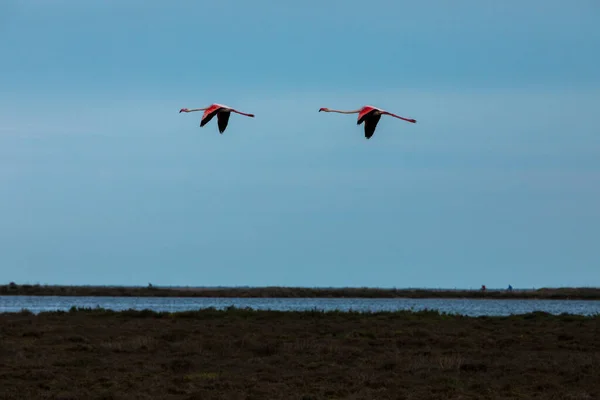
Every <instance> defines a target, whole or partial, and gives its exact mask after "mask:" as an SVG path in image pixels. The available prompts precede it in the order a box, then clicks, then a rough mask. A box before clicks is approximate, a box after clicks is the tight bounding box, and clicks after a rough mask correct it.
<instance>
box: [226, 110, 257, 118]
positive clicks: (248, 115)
mask: <svg viewBox="0 0 600 400" xmlns="http://www.w3.org/2000/svg"><path fill="white" fill-rule="evenodd" d="M231 111H233V112H234V113H237V114H241V115H245V116H246V117H252V118H254V114H247V113H244V112H241V111H237V110H231Z"/></svg>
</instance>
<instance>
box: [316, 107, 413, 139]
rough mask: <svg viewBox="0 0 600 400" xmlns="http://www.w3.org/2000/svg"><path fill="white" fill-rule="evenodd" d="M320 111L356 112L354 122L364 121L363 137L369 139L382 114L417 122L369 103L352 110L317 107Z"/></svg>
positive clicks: (360, 122) (358, 123)
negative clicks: (356, 118)
mask: <svg viewBox="0 0 600 400" xmlns="http://www.w3.org/2000/svg"><path fill="white" fill-rule="evenodd" d="M321 111H325V112H336V113H340V114H356V113H358V120H357V121H356V123H357V125H360V124H362V123H363V122H364V123H365V137H366V138H367V139H370V138H371V136H373V134H374V133H375V128H376V127H377V123H378V122H379V119H380V118H381V116H382V115H389V116H392V117H395V118H398V119H401V120H403V121H407V122H411V123H413V124H414V123H416V122H417V121H416V120H414V119H412V118H404V117H401V116H399V115H396V114H392V113H391V112H388V111H385V110H382V109H381V108H378V107H374V106H369V105H366V106H363V107H361V108H359V109H358V110H353V111H340V110H331V109H329V108H326V107H323V108H321V109H319V112H321Z"/></svg>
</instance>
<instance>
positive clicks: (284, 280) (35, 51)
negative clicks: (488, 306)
mask: <svg viewBox="0 0 600 400" xmlns="http://www.w3.org/2000/svg"><path fill="white" fill-rule="evenodd" d="M287 3H289V4H286V2H274V1H270V0H269V1H267V0H256V1H252V2H249V1H241V0H240V1H220V2H205V1H178V2H159V1H149V0H144V1H141V0H139V1H133V0H130V1H123V0H120V1H116V0H115V1H110V0H107V1H86V2H82V1H75V0H73V1H68V0H57V1H53V2H47V1H41V0H37V1H33V0H29V1H27V0H23V1H18V2H17V1H11V0H9V1H3V2H1V3H0V60H1V62H0V88H1V90H0V198H1V200H0V221H1V225H0V276H2V281H6V282H9V281H15V282H20V283H42V284H44V283H47V284H125V285H138V284H139V285H145V284H147V283H148V282H152V283H153V284H156V285H192V286H195V285H209V286H211V285H253V286H254V285H258V286H262V285H285V286H382V287H394V286H395V287H457V288H470V287H473V288H476V287H479V286H480V285H481V284H486V285H487V286H488V287H506V286H507V285H508V284H509V283H510V284H512V285H513V286H514V287H524V288H530V287H542V286H574V285H577V286H600V247H599V245H598V244H599V239H600V207H598V204H600V136H599V134H600V123H599V122H598V119H597V117H598V104H600V69H599V68H598V65H600V52H599V51H598V49H599V48H600V27H599V26H598V24H597V21H598V20H599V18H600V5H599V4H598V3H597V2H596V1H593V0H589V1H588V0H578V1H574V2H571V3H570V4H569V5H568V6H566V5H565V2H563V1H550V0H547V1H516V0H507V1H503V2H498V1H487V0H485V1H484V0H478V1H467V0H463V1H458V2H447V1H442V0H430V1H425V2H408V1H406V2H402V1H377V0H373V1H370V2H368V3H365V2H359V1H354V0H345V1H326V2H324V1H310V0H307V1H303V2H294V3H292V2H287ZM417 3H418V4H417ZM213 102H217V103H224V104H227V105H230V106H232V107H236V108H238V109H240V110H242V111H245V112H250V113H254V114H256V118H254V119H249V118H245V117H242V116H238V115H232V117H231V120H230V124H229V127H228V129H227V131H226V132H225V134H224V135H219V134H218V131H217V127H216V124H215V123H214V122H211V123H210V124H209V125H208V126H206V127H204V128H199V127H198V124H199V119H200V114H199V113H194V114H178V113H177V111H178V110H179V109H180V108H182V107H188V108H192V107H205V106H207V105H209V104H211V103H213ZM364 104H373V105H376V106H379V107H382V108H384V109H387V110H389V111H391V112H395V113H397V114H400V115H403V116H406V117H410V118H415V119H417V121H418V122H417V124H414V125H413V124H408V123H405V122H403V121H399V120H395V119H392V118H385V117H384V118H382V120H381V121H380V123H379V126H378V127H377V131H376V133H375V135H374V136H373V138H372V139H370V140H368V141H367V140H365V138H364V135H363V130H362V129H363V128H362V126H360V127H359V126H357V125H356V116H353V115H338V114H324V113H318V112H317V111H318V109H319V108H320V107H330V108H339V109H355V108H358V107H360V106H361V105H364Z"/></svg>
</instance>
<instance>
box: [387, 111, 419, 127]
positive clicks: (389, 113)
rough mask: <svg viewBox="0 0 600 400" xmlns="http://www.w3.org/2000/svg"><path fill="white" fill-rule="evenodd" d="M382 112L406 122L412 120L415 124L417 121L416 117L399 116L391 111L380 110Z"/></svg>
mask: <svg viewBox="0 0 600 400" xmlns="http://www.w3.org/2000/svg"><path fill="white" fill-rule="evenodd" d="M382 114H385V115H389V116H391V117H396V118H398V119H401V120H404V121H407V122H412V123H413V124H415V123H416V122H417V120H416V119H412V118H404V117H401V116H399V115H396V114H392V113H391V112H387V111H384V112H382Z"/></svg>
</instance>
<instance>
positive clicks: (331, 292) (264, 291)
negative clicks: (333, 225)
mask: <svg viewBox="0 0 600 400" xmlns="http://www.w3.org/2000/svg"><path fill="white" fill-rule="evenodd" d="M0 295H22V296H114V297H119V296H123V297H229V298H231V297H242V298H247V297H263V298H267V297H270V298H273V297H281V298H302V297H306V298H316V297H321V298H324V297H326V298H343V297H345V298H350V297H353V298H402V297H404V298H488V299H555V300H567V299H571V300H600V288H594V287H589V288H587V287H582V288H541V289H535V290H534V289H531V290H518V289H515V290H512V291H508V290H504V289H502V290H494V289H487V290H485V291H482V290H478V289H477V290H452V289H381V288H366V287H365V288H304V287H275V286H273V287H226V288H210V287H208V288H195V287H189V288H188V287H183V288H182V287H158V286H153V285H151V284H149V285H148V286H146V287H131V286H59V285H17V284H15V283H12V282H11V283H10V284H7V285H0Z"/></svg>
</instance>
